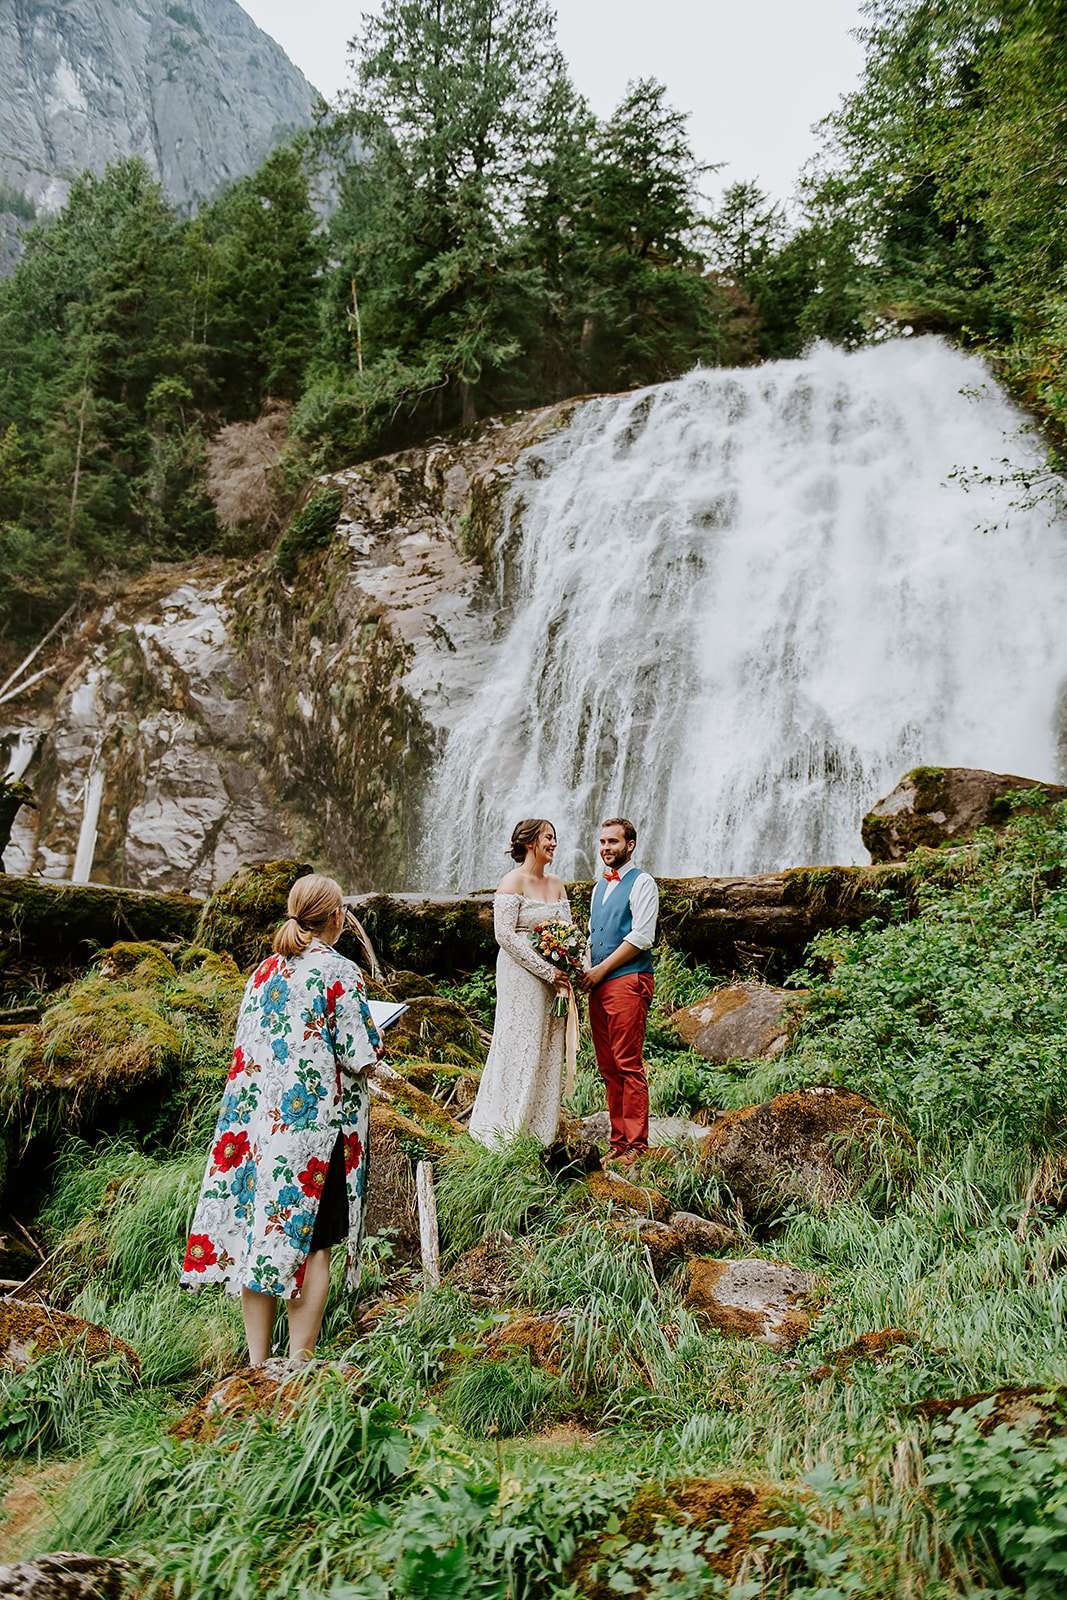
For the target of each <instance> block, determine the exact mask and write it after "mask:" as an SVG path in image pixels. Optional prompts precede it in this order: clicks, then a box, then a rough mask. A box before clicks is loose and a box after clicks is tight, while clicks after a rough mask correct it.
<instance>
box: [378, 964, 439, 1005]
mask: <svg viewBox="0 0 1067 1600" xmlns="http://www.w3.org/2000/svg"><path fill="white" fill-rule="evenodd" d="M389 992H390V994H393V995H395V996H396V998H397V999H398V1000H418V999H421V998H422V996H424V995H435V994H436V993H437V986H436V984H435V983H434V982H433V980H432V978H426V977H423V975H422V973H420V972H403V971H400V972H391V973H390V974H389Z"/></svg>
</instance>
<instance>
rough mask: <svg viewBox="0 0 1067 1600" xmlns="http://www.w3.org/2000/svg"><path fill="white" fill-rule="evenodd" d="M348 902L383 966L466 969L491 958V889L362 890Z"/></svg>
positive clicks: (421, 969)
mask: <svg viewBox="0 0 1067 1600" xmlns="http://www.w3.org/2000/svg"><path fill="white" fill-rule="evenodd" d="M348 904H349V905H350V906H351V907H352V910H353V911H354V912H355V913H356V916H357V917H358V918H359V919H360V921H361V922H362V923H363V926H364V927H365V928H366V930H367V932H368V933H369V934H370V936H371V939H372V940H373V942H374V947H375V949H376V950H377V952H378V955H379V958H380V959H381V960H382V961H383V962H384V963H385V964H386V965H387V966H391V967H403V968H406V969H407V970H409V971H411V972H441V973H449V972H470V971H473V970H474V969H475V968H476V967H484V966H486V965H487V964H488V963H489V962H490V961H493V960H495V959H496V944H495V942H494V940H493V897H492V895H491V894H472V895H461V894H435V895H422V894H365V895H359V896H356V897H354V898H352V899H350V900H349V901H348Z"/></svg>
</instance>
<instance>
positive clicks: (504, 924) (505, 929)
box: [493, 894, 556, 983]
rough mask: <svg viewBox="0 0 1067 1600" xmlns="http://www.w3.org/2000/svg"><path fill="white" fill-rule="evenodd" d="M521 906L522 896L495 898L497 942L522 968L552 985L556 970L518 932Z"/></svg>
mask: <svg viewBox="0 0 1067 1600" xmlns="http://www.w3.org/2000/svg"><path fill="white" fill-rule="evenodd" d="M521 904H522V896H521V895H517V894H497V895H494V896H493V934H494V936H495V938H496V942H497V944H498V945H499V946H500V948H501V950H506V951H507V953H508V955H509V956H510V957H511V959H512V961H517V962H518V964H519V966H520V967H525V968H526V970H527V972H532V973H533V975H534V977H535V978H543V979H544V981H545V982H546V983H551V982H552V981H553V979H554V978H555V976H556V974H555V970H554V969H553V968H552V967H550V966H549V964H548V962H547V961H542V959H541V957H540V956H539V955H538V954H537V952H536V951H535V949H534V947H533V945H532V944H531V943H530V941H529V939H527V937H526V935H525V934H524V933H520V932H519V931H518V923H519V907H520V906H521Z"/></svg>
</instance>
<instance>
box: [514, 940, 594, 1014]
mask: <svg viewBox="0 0 1067 1600" xmlns="http://www.w3.org/2000/svg"><path fill="white" fill-rule="evenodd" d="M526 937H527V938H528V939H529V941H530V943H531V944H532V945H533V947H534V949H535V950H536V951H537V954H538V955H539V956H540V957H541V959H542V961H547V962H548V964H549V966H550V967H555V968H556V970H557V971H558V972H563V973H565V974H566V975H567V976H568V977H569V976H570V974H571V973H572V972H581V970H582V952H583V951H584V949H585V941H586V936H585V934H584V933H583V932H582V930H581V928H576V927H575V925H574V923H573V922H542V923H541V924H540V925H539V926H538V927H536V928H535V929H534V930H533V932H532V933H528V934H527V935H526ZM555 1015H556V1016H557V1017H565V1016H566V1015H567V997H566V995H562V994H561V995H557V996H556V1005H555Z"/></svg>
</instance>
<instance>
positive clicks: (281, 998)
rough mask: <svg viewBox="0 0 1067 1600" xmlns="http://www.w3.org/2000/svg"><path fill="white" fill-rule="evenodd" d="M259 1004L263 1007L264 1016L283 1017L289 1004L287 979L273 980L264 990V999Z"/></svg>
mask: <svg viewBox="0 0 1067 1600" xmlns="http://www.w3.org/2000/svg"><path fill="white" fill-rule="evenodd" d="M259 1003H260V1005H261V1006H262V1007H263V1015H264V1016H265V1017H269V1016H272V1015H273V1016H276V1017H280V1016H282V1015H283V1014H284V1012H285V1008H286V1006H287V1005H288V1004H289V985H288V984H287V983H286V981H285V979H284V978H271V980H270V982H269V983H268V984H267V986H266V988H265V989H264V990H263V998H262V999H261V1000H260V1002H259Z"/></svg>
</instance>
